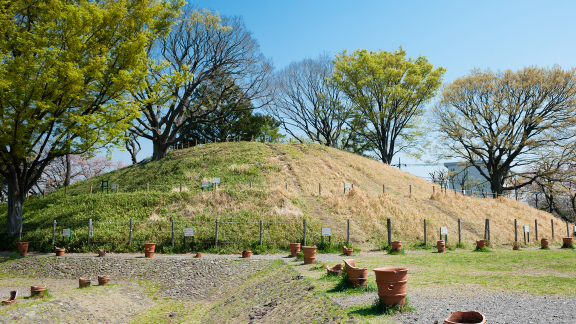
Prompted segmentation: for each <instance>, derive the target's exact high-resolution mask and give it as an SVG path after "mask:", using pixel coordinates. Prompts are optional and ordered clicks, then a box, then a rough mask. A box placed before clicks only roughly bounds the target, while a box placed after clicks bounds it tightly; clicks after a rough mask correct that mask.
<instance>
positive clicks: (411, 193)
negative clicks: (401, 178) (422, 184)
mask: <svg viewBox="0 0 576 324" xmlns="http://www.w3.org/2000/svg"><path fill="white" fill-rule="evenodd" d="M410 197H412V185H410Z"/></svg>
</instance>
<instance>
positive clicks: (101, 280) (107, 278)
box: [98, 275, 110, 286]
mask: <svg viewBox="0 0 576 324" xmlns="http://www.w3.org/2000/svg"><path fill="white" fill-rule="evenodd" d="M108 281H110V276H106V275H99V276H98V284H99V285H100V286H105V285H106V284H108Z"/></svg>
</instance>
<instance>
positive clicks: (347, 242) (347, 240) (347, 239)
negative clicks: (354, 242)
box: [346, 219, 350, 245]
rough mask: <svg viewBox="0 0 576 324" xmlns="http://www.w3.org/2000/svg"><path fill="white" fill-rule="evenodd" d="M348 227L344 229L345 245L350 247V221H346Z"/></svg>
mask: <svg viewBox="0 0 576 324" xmlns="http://www.w3.org/2000/svg"><path fill="white" fill-rule="evenodd" d="M347 223H348V226H347V229H346V245H350V219H348V221H347Z"/></svg>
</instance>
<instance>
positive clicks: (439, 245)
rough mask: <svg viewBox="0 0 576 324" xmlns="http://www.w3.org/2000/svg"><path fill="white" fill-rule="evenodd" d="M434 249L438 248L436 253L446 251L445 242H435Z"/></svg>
mask: <svg viewBox="0 0 576 324" xmlns="http://www.w3.org/2000/svg"><path fill="white" fill-rule="evenodd" d="M436 247H437V248H438V252H440V253H442V252H444V250H446V242H444V241H438V242H436Z"/></svg>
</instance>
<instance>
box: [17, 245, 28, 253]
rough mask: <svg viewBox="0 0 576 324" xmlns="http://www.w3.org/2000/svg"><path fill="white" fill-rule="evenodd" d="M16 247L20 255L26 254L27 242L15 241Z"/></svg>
mask: <svg viewBox="0 0 576 324" xmlns="http://www.w3.org/2000/svg"><path fill="white" fill-rule="evenodd" d="M16 249H17V250H18V252H20V255H22V256H26V255H27V254H28V242H18V243H16Z"/></svg>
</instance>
